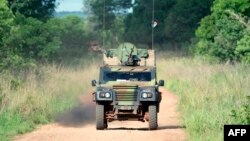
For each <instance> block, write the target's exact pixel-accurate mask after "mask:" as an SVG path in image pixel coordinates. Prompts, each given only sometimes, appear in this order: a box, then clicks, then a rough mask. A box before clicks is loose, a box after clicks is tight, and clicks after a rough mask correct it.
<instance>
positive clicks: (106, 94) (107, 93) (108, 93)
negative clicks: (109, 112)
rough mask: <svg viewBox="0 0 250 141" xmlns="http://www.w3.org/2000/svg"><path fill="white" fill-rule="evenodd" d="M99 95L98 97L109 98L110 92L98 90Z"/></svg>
mask: <svg viewBox="0 0 250 141" xmlns="http://www.w3.org/2000/svg"><path fill="white" fill-rule="evenodd" d="M99 97H100V98H110V97H111V93H110V92H100V94H99Z"/></svg>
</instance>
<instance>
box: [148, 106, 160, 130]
mask: <svg viewBox="0 0 250 141" xmlns="http://www.w3.org/2000/svg"><path fill="white" fill-rule="evenodd" d="M148 113H149V130H155V129H157V127H158V123H157V107H156V105H149V107H148Z"/></svg>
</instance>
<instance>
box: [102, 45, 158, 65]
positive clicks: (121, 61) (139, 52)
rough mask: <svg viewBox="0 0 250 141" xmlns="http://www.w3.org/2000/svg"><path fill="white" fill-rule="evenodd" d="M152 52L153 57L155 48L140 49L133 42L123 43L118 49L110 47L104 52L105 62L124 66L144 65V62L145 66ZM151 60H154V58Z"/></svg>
mask: <svg viewBox="0 0 250 141" xmlns="http://www.w3.org/2000/svg"><path fill="white" fill-rule="evenodd" d="M151 52H152V53H151ZM150 54H151V58H152V54H153V57H154V52H153V50H151V51H149V50H147V49H138V48H136V46H135V45H133V44H131V43H122V44H120V45H119V46H118V48H117V49H108V50H106V51H105V52H104V64H105V65H123V66H142V64H144V66H145V65H146V62H147V60H149V57H150ZM150 60H152V61H154V58H153V59H150ZM143 61H144V62H143ZM151 64H154V63H151Z"/></svg>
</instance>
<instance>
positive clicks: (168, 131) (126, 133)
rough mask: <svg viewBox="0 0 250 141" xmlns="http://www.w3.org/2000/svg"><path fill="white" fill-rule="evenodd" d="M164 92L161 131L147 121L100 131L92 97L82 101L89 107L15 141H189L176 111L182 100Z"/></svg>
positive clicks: (119, 123)
mask: <svg viewBox="0 0 250 141" xmlns="http://www.w3.org/2000/svg"><path fill="white" fill-rule="evenodd" d="M161 91H162V92H163V99H162V102H161V109H160V110H161V111H160V113H159V115H158V123H159V128H158V130H155V131H148V130H147V127H148V123H147V122H145V123H143V122H136V121H135V122H134V121H123V122H119V121H115V122H112V123H109V128H108V129H107V130H103V131H97V130H96V129H95V121H94V120H93V118H94V113H93V111H95V109H94V108H95V107H94V105H93V103H92V102H91V98H90V97H89V98H86V97H83V98H81V99H82V100H81V101H83V103H85V104H83V105H82V104H80V106H79V107H76V108H74V109H72V110H70V111H68V112H66V113H64V114H62V115H60V116H59V117H58V119H57V123H54V124H49V125H45V126H42V127H40V128H38V129H37V130H35V131H34V132H32V133H28V134H25V135H22V136H19V137H16V138H15V139H14V141H152V140H153V141H185V140H186V134H185V128H184V127H183V126H182V125H181V124H180V117H179V114H178V112H176V110H177V109H176V108H177V104H178V97H177V96H176V95H173V94H171V93H169V92H168V91H166V90H165V89H161ZM86 99H87V101H86Z"/></svg>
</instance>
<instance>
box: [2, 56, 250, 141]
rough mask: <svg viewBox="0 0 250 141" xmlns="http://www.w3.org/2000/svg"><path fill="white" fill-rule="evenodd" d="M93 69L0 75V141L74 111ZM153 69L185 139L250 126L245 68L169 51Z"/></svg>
mask: <svg viewBox="0 0 250 141" xmlns="http://www.w3.org/2000/svg"><path fill="white" fill-rule="evenodd" d="M173 54H174V55H173ZM183 56H184V57H183ZM86 62H88V63H86ZM79 63H81V65H76V64H79ZM97 64H98V63H96V61H93V60H92V59H87V60H86V59H85V60H77V62H76V63H72V64H66V66H65V65H61V66H58V65H47V66H41V67H38V69H35V70H33V71H29V72H26V73H22V75H15V76H14V75H12V74H10V73H2V74H0V139H1V141H8V140H10V139H11V138H12V137H14V136H15V135H17V134H22V133H25V132H28V131H31V130H33V129H34V128H35V127H36V126H37V125H40V124H45V123H49V122H53V119H54V118H55V116H56V115H57V114H59V113H60V112H62V111H65V110H67V109H69V108H71V107H73V106H75V104H76V100H77V99H78V97H79V95H81V94H84V93H85V91H86V90H88V89H89V88H90V80H92V79H94V76H96V77H97V76H98V75H97V73H98V69H97V68H98V65H97ZM157 65H158V78H159V79H165V80H166V81H167V86H166V87H167V88H168V89H169V90H171V91H173V92H174V93H176V94H177V95H178V96H179V97H180V103H179V110H180V112H181V115H182V122H183V124H184V125H185V126H186V131H187V133H188V140H190V141H206V140H207V141H210V140H212V141H221V140H223V125H224V124H250V115H249V114H250V111H249V110H250V107H249V106H250V105H249V103H250V102H249V91H250V87H249V86H250V67H249V66H247V65H242V64H235V65H230V64H211V63H208V62H206V61H204V60H202V59H199V58H191V57H185V54H181V55H178V54H175V53H172V52H170V53H166V54H160V55H159V56H158V60H157ZM77 66H78V67H77ZM85 66H86V67H85ZM95 79H96V78H95Z"/></svg>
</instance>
